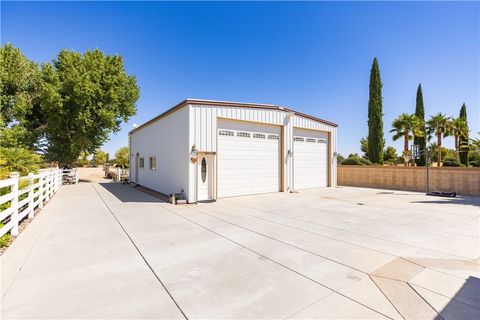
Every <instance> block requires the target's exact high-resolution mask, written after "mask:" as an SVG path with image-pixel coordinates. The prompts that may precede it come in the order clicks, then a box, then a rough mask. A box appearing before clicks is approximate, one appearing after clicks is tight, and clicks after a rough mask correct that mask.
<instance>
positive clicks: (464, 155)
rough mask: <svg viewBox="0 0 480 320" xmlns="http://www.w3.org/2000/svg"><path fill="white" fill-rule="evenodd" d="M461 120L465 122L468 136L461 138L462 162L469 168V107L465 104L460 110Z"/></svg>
mask: <svg viewBox="0 0 480 320" xmlns="http://www.w3.org/2000/svg"><path fill="white" fill-rule="evenodd" d="M460 118H462V119H464V120H465V124H466V126H467V136H466V137H462V136H460V139H459V145H460V162H461V163H463V164H464V165H466V166H468V123H467V106H465V103H464V104H463V105H462V107H461V108H460Z"/></svg>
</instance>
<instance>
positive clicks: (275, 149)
mask: <svg viewBox="0 0 480 320" xmlns="http://www.w3.org/2000/svg"><path fill="white" fill-rule="evenodd" d="M217 150H218V152H217V159H218V162H217V165H218V182H217V190H218V197H219V198H220V197H229V196H238V195H247V194H256V193H266V192H277V191H279V189H280V156H279V154H280V153H279V152H280V128H279V127H277V126H270V125H263V124H256V123H248V122H237V121H229V120H220V121H219V123H218V146H217Z"/></svg>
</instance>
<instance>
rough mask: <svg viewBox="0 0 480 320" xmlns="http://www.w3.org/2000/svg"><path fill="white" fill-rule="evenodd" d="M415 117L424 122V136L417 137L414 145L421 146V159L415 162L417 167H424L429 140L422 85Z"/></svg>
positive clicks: (418, 89)
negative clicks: (427, 137)
mask: <svg viewBox="0 0 480 320" xmlns="http://www.w3.org/2000/svg"><path fill="white" fill-rule="evenodd" d="M415 116H416V117H417V118H418V119H420V121H421V122H422V128H421V130H422V132H423V135H421V136H419V135H415V138H414V139H413V144H416V145H419V146H420V150H421V154H420V159H416V160H415V162H416V164H417V166H424V165H425V164H426V159H427V157H426V150H427V139H426V128H425V107H424V105H423V91H422V84H418V88H417V99H416V105H415Z"/></svg>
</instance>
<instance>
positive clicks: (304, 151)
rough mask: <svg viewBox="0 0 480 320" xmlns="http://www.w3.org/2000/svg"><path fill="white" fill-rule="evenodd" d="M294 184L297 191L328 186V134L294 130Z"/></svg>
mask: <svg viewBox="0 0 480 320" xmlns="http://www.w3.org/2000/svg"><path fill="white" fill-rule="evenodd" d="M293 135H294V137H293V175H294V177H293V184H294V188H295V189H296V190H300V189H308V188H319V187H326V186H327V176H328V164H327V151H328V147H327V146H328V144H327V142H328V141H327V134H326V133H324V132H321V131H313V130H303V129H294V131H293Z"/></svg>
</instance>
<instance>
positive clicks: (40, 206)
mask: <svg viewBox="0 0 480 320" xmlns="http://www.w3.org/2000/svg"><path fill="white" fill-rule="evenodd" d="M39 172H40V174H39V177H38V183H40V186H39V187H38V191H39V192H40V194H39V195H38V199H39V200H40V202H39V203H38V207H39V208H40V209H43V180H44V179H43V177H44V175H43V173H41V170H40V171H39Z"/></svg>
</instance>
